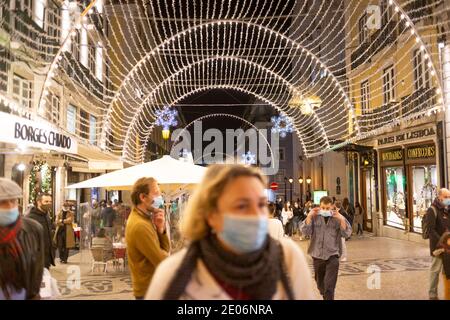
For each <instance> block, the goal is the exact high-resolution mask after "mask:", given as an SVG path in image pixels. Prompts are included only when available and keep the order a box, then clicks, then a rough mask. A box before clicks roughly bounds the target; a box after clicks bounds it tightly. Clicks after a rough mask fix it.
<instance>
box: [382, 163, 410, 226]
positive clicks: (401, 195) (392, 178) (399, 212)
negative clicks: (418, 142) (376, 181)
mask: <svg viewBox="0 0 450 320" xmlns="http://www.w3.org/2000/svg"><path fill="white" fill-rule="evenodd" d="M384 173H385V178H386V180H385V190H386V191H385V192H386V203H385V205H386V224H387V225H388V226H392V227H397V228H402V229H403V228H404V227H405V218H406V198H405V172H404V170H403V167H388V168H384Z"/></svg>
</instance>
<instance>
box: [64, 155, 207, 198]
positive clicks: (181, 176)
mask: <svg viewBox="0 0 450 320" xmlns="http://www.w3.org/2000/svg"><path fill="white" fill-rule="evenodd" d="M205 171H206V167H202V166H198V165H195V164H193V163H189V162H185V161H181V160H176V159H174V158H172V157H171V156H167V155H166V156H163V157H162V158H160V159H158V160H154V161H151V162H147V163H143V164H139V165H136V166H133V167H129V168H126V169H122V170H117V171H113V172H110V173H107V174H104V175H101V176H99V177H95V178H92V179H89V180H86V181H83V182H79V183H76V184H72V185H70V186H67V187H66V188H67V189H82V188H105V189H108V190H131V188H132V187H133V184H134V183H135V182H136V180H138V179H139V178H142V177H152V178H155V179H156V180H157V181H158V184H159V186H160V189H161V191H162V192H164V193H165V195H166V196H168V197H169V198H170V197H171V196H172V194H174V193H179V192H180V190H186V189H191V188H192V187H193V186H195V184H198V183H199V182H200V181H201V179H202V178H203V175H204V173H205Z"/></svg>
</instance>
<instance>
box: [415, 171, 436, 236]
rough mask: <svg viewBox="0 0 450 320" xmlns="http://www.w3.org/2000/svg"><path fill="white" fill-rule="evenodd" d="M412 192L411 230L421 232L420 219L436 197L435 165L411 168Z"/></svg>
mask: <svg viewBox="0 0 450 320" xmlns="http://www.w3.org/2000/svg"><path fill="white" fill-rule="evenodd" d="M411 173H412V174H411V176H412V188H413V190H412V192H413V230H414V232H419V233H421V232H422V217H423V215H424V214H425V212H426V211H427V209H428V208H429V207H430V206H431V203H432V202H433V200H434V198H436V196H437V171H436V165H418V166H412V167H411Z"/></svg>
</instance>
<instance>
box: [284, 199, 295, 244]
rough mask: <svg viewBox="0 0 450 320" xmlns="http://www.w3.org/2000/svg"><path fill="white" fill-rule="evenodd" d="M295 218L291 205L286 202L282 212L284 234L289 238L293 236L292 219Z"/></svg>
mask: <svg viewBox="0 0 450 320" xmlns="http://www.w3.org/2000/svg"><path fill="white" fill-rule="evenodd" d="M293 216H294V213H293V212H292V208H291V204H290V203H289V202H286V203H285V204H284V208H283V211H281V217H282V219H283V226H284V233H285V234H286V235H288V236H292V225H291V219H292V217H293Z"/></svg>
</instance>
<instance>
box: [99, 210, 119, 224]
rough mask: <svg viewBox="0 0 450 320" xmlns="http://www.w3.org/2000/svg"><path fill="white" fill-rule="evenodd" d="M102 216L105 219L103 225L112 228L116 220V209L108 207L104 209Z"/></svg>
mask: <svg viewBox="0 0 450 320" xmlns="http://www.w3.org/2000/svg"><path fill="white" fill-rule="evenodd" d="M101 218H102V220H103V227H108V228H112V227H113V226H114V221H115V220H116V211H115V210H114V209H113V208H111V207H106V208H105V209H103V210H102V213H101Z"/></svg>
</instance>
